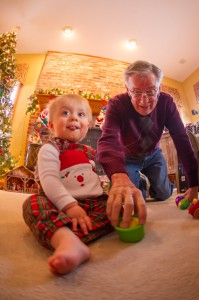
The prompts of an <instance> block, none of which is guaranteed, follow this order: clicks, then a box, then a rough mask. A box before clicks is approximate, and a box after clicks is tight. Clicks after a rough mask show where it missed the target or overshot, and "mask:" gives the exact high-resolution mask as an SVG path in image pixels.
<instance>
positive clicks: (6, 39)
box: [0, 32, 17, 186]
mask: <svg viewBox="0 0 199 300" xmlns="http://www.w3.org/2000/svg"><path fill="white" fill-rule="evenodd" d="M16 43H17V37H16V33H15V32H11V33H4V34H2V35H0V184H1V186H2V182H3V178H4V176H5V174H6V173H7V172H8V171H9V170H11V169H13V168H14V166H15V164H16V159H15V158H14V156H13V155H12V154H11V153H10V151H9V147H10V139H11V118H12V109H13V104H12V101H11V92H12V88H13V86H14V84H15V79H14V77H15V59H14V54H15V52H16V50H15V47H16Z"/></svg>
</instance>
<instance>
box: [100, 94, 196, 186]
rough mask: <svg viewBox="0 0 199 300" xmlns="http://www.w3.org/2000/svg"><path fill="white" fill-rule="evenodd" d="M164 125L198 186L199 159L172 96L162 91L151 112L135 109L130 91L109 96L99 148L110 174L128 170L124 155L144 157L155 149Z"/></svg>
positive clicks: (127, 156) (190, 180) (186, 172)
mask: <svg viewBox="0 0 199 300" xmlns="http://www.w3.org/2000/svg"><path fill="white" fill-rule="evenodd" d="M165 127H166V128H167V129H168V130H169V133H170V135H171V137H172V139H173V142H174V144H175V147H176V150H177V153H178V156H179V158H180V160H181V162H182V165H183V167H184V171H185V174H186V177H187V181H188V186H189V187H193V186H197V185H198V175H197V170H198V167H197V159H196V157H195V155H194V152H193V150H192V147H191V145H190V142H189V138H188V136H187V134H186V129H185V127H184V125H183V123H182V121H181V118H180V115H179V113H178V110H177V108H176V105H175V103H174V101H173V98H172V97H171V96H170V95H168V94H166V93H163V92H161V93H160V96H159V99H158V102H157V105H156V107H155V109H154V110H153V111H152V112H151V114H149V115H148V116H141V115H140V114H138V113H137V112H136V111H135V109H134V107H133V105H132V103H131V99H130V97H129V95H128V94H127V93H125V94H120V95H117V96H115V97H114V98H112V99H110V100H109V102H108V106H107V110H106V117H105V122H104V125H103V127H102V135H101V138H100V139H99V141H98V150H97V152H98V160H99V162H100V163H101V164H102V166H103V168H104V171H105V172H106V174H107V175H108V177H109V178H110V177H111V175H112V174H114V173H126V170H125V165H124V159H125V158H144V157H146V156H147V155H149V154H151V153H152V152H154V151H155V150H156V149H157V148H158V147H159V143H160V139H161V137H162V134H163V131H164V128H165Z"/></svg>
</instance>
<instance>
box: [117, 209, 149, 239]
mask: <svg viewBox="0 0 199 300" xmlns="http://www.w3.org/2000/svg"><path fill="white" fill-rule="evenodd" d="M132 219H137V221H138V216H135V215H134V216H133V217H132ZM120 221H121V218H120V220H119V223H120ZM114 228H115V230H116V231H117V232H118V234H119V238H120V240H121V241H123V242H125V243H137V242H139V241H141V240H142V239H143V237H144V234H145V232H144V225H143V224H137V225H135V226H133V227H129V228H122V227H120V226H119V224H118V226H115V227H114Z"/></svg>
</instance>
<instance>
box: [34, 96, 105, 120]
mask: <svg viewBox="0 0 199 300" xmlns="http://www.w3.org/2000/svg"><path fill="white" fill-rule="evenodd" d="M36 96H37V100H38V103H39V107H40V110H43V109H44V108H45V107H46V105H47V104H48V102H49V101H50V100H52V99H53V98H55V97H58V95H53V94H37V95H36ZM87 100H88V101H89V104H90V106H91V109H92V112H93V115H98V114H99V113H100V110H101V108H102V106H103V105H104V101H106V100H102V99H100V100H98V99H87Z"/></svg>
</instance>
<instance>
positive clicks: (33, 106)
mask: <svg viewBox="0 0 199 300" xmlns="http://www.w3.org/2000/svg"><path fill="white" fill-rule="evenodd" d="M64 94H79V95H81V96H82V97H84V98H86V99H93V100H105V101H108V100H109V99H110V95H109V93H105V94H104V95H100V94H94V93H91V92H86V91H82V90H79V91H75V90H74V89H71V90H69V91H66V90H60V89H51V90H42V89H40V90H38V91H37V92H35V93H34V94H32V95H31V96H30V97H29V98H28V107H27V110H26V114H27V115H34V114H35V112H36V111H37V110H38V109H39V101H38V99H37V95H50V96H51V97H52V99H53V98H54V97H56V96H60V95H64Z"/></svg>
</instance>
